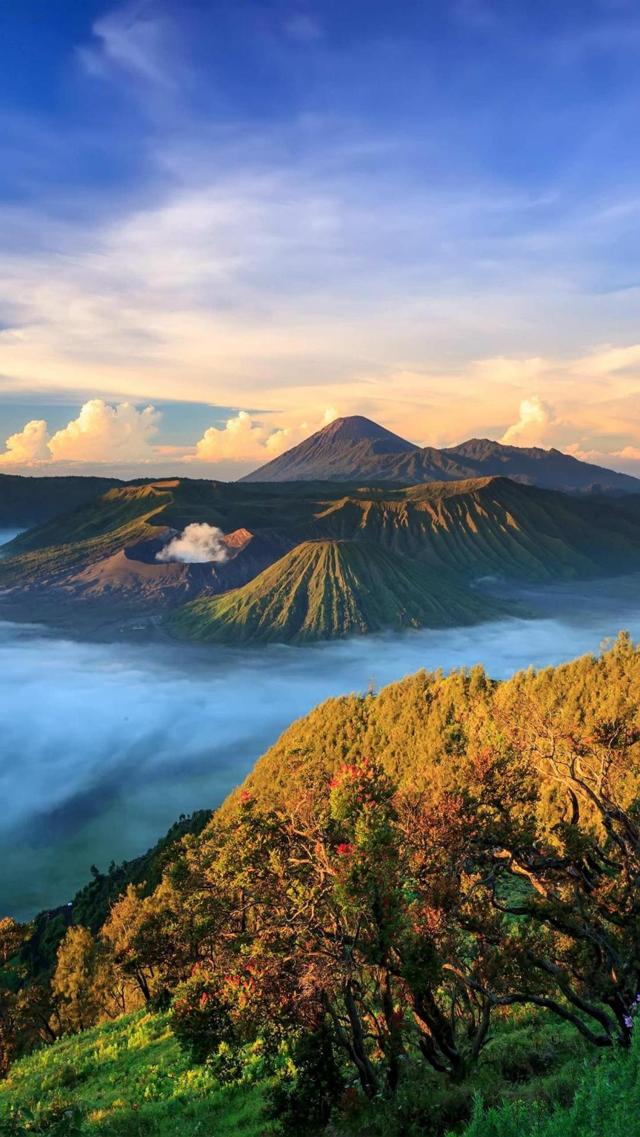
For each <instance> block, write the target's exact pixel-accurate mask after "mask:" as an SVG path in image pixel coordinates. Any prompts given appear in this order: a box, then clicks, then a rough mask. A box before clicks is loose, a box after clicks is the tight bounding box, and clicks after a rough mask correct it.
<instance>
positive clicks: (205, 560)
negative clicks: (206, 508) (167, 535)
mask: <svg viewBox="0 0 640 1137" xmlns="http://www.w3.org/2000/svg"><path fill="white" fill-rule="evenodd" d="M228 556H229V549H228V548H227V545H226V544H225V541H224V533H223V532H222V529H218V528H216V526H215V525H207V523H206V521H194V522H192V524H191V525H187V526H186V528H185V529H184V530H183V531H182V533H181V534H180V536H179V537H174V538H173V539H172V540H171V541H169V543H168V544H167V545H165V546H164V548H163V549H161V550H160V552H159V553H156V560H157V561H181V562H182V563H183V564H186V565H203V564H209V563H210V562H212V561H214V562H215V563H216V564H222V562H223V561H226V560H227V558H228Z"/></svg>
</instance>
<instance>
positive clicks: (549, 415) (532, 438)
mask: <svg viewBox="0 0 640 1137" xmlns="http://www.w3.org/2000/svg"><path fill="white" fill-rule="evenodd" d="M554 421H555V413H554V410H553V407H551V406H549V404H548V403H545V402H543V401H542V399H540V398H539V397H538V396H537V395H532V396H531V398H529V399H523V400H522V402H521V403H520V417H519V419H518V421H517V422H514V423H513V424H512V426H510V427H509V428H508V429H507V430H506V431H505V432H504V434H503V435H502V438H501V439H500V442H503V443H504V444H505V445H510V446H539V445H541V444H542V443H543V442H544V441H545V439H546V438H547V436H548V431H549V426H550V425H551V424H552V423H553V422H554Z"/></svg>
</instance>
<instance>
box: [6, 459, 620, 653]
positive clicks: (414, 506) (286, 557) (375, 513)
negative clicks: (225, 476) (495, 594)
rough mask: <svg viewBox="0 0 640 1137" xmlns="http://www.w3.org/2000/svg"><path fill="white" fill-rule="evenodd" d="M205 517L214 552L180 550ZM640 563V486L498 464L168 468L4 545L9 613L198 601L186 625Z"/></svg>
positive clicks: (133, 616)
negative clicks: (590, 487) (425, 470)
mask: <svg viewBox="0 0 640 1137" xmlns="http://www.w3.org/2000/svg"><path fill="white" fill-rule="evenodd" d="M194 526H195V528H196V531H197V532H199V533H201V532H204V533H205V535H208V538H207V539H210V540H211V541H212V542H213V544H212V545H211V547H210V549H209V551H206V550H205V551H204V552H202V550H201V549H197V550H196V551H195V553H193V552H181V551H180V550H184V546H185V540H186V539H187V538H186V537H185V535H187V536H188V534H189V533H190V532H191V528H192V527H194ZM337 542H339V543H340V544H337ZM187 544H188V540H187ZM176 546H177V551H175V552H173V551H172V550H173V549H174V548H176ZM312 565H313V566H314V567H311V566H312ZM638 570H640V498H637V497H634V496H633V495H628V496H627V497H625V498H620V499H613V498H605V497H602V496H597V495H594V496H592V497H588V498H586V497H582V498H578V497H575V496H573V497H571V496H568V495H566V494H561V493H554V492H550V491H546V490H539V489H535V488H533V487H530V486H524V485H520V484H518V483H516V482H513V481H511V480H509V479H508V478H499V477H496V478H481V479H474V480H468V481H456V482H437V483H431V484H427V485H419V486H408V487H404V488H395V487H377V488H375V487H366V488H362V487H360V488H358V487H356V486H354V487H345V486H336V485H330V484H324V485H314V484H312V483H304V482H302V483H296V484H282V485H279V484H277V485H258V484H255V485H254V484H252V483H243V484H239V483H235V484H230V485H225V484H224V483H219V482H197V481H189V480H186V479H168V480H163V481H157V482H150V483H145V484H142V485H126V486H122V487H117V488H114V489H111V490H109V491H108V492H107V493H106V494H104V495H103V496H102V497H100V498H98V499H97V500H95V501H93V502H91V503H89V504H86V505H84V506H81V507H80V508H78V509H76V510H73V511H72V512H70V513H68V514H66V515H64V516H62V517H60V518H57V519H56V520H55V521H51V522H49V523H47V524H45V525H42V526H39V527H36V528H33V529H31V530H29V531H28V532H26V533H24V534H22V535H21V536H20V537H18V538H16V539H15V540H14V541H12V542H11V543H10V544H9V545H7V546H5V547H4V548H3V550H2V557H1V558H0V588H2V589H3V593H4V594H3V605H4V607H5V609H6V610H7V611H8V612H15V613H17V615H18V616H19V617H20V616H23V615H25V614H26V615H28V617H29V618H31V619H32V618H34V617H35V618H37V619H41V620H44V621H50V620H54V621H55V622H57V623H60V622H62V623H65V621H66V625H70V626H72V627H73V628H75V629H78V628H79V627H80V626H81V624H82V621H84V620H87V621H89V620H92V621H93V623H94V625H97V626H106V625H108V623H109V621H111V623H112V624H113V625H115V626H116V627H119V626H120V625H123V626H124V627H126V625H127V622H129V623H130V624H134V625H135V624H137V621H138V619H139V618H140V617H141V616H142V617H143V619H144V618H146V619H147V623H146V624H145V623H143V624H142V627H143V629H144V628H145V627H146V628H147V630H148V629H149V628H151V629H152V631H153V633H154V634H156V633H158V619H157V618H156V617H157V616H159V615H160V614H163V613H165V612H174V611H175V610H176V609H180V608H181V606H183V605H185V604H187V605H192V604H193V602H196V603H195V606H190V607H188V608H186V609H185V611H184V613H179V614H178V615H176V616H175V617H172V618H171V620H170V626H171V628H172V629H173V630H174V631H177V632H178V634H180V635H183V636H187V637H188V636H190V635H193V638H196V639H204V640H206V639H212V640H213V639H221V640H224V641H225V642H228V643H243V642H246V640H247V639H249V638H256V639H259V640H283V641H290V642H305V641H306V640H307V639H312V638H324V637H331V636H335V635H340V636H341V635H345V634H352V633H360V634H361V633H366V632H371V631H378V630H380V629H381V628H395V627H407V626H410V627H420V626H426V627H442V626H446V625H449V626H454V625H456V624H466V623H469V622H470V621H471V620H475V619H479V618H482V617H485V618H487V617H491V616H493V615H495V613H496V606H495V604H491V603H489V601H488V600H486V599H483V598H482V597H481V595H480V593H479V592H478V590H477V588H476V587H475V586H476V585H477V584H478V583H480V584H481V585H482V583H483V582H484V581H485V579H489V580H491V581H493V583H494V584H495V583H496V582H501V581H516V582H518V581H535V582H542V583H544V582H547V581H553V580H558V579H560V580H571V579H580V578H588V577H598V576H611V575H615V574H617V573H623V572H634V571H638ZM261 574H262V575H261ZM264 574H266V575H264ZM321 580H322V581H323V585H322V587H321V586H320V584H321ZM218 598H220V599H218ZM294 598H295V599H294ZM209 600H212V603H205V601H209ZM66 625H65V626H66Z"/></svg>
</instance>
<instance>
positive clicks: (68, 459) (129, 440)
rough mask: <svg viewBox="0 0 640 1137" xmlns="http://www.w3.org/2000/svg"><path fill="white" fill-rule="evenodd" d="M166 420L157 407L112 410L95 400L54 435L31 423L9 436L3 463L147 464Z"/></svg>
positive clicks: (38, 423)
mask: <svg viewBox="0 0 640 1137" xmlns="http://www.w3.org/2000/svg"><path fill="white" fill-rule="evenodd" d="M160 418H161V415H160V413H159V412H158V411H156V410H154V408H153V407H145V408H144V409H143V410H140V411H139V410H138V409H137V408H136V407H134V406H133V405H132V404H131V403H117V404H116V405H115V406H111V405H110V404H109V403H106V402H105V401H104V399H89V401H88V402H86V403H85V404H84V405H83V406H82V407H81V409H80V413H79V415H78V417H77V418H75V419H72V420H71V422H68V423H67V425H66V426H64V427H62V429H61V430H58V431H56V433H55V434H54V435H52V436H50V435H49V430H48V427H47V423H46V422H45V420H44V419H33V420H32V421H31V422H28V423H26V425H25V426H24V427H23V429H22V430H21V431H18V432H17V433H16V434H12V435H11V436H10V437H9V438H7V441H6V444H5V445H6V449H5V452H4V454H0V465H5V466H20V467H24V468H28V467H31V466H42V465H51V464H53V463H76V462H77V463H82V464H91V465H102V464H111V465H119V464H122V463H127V462H147V461H149V460H150V459H152V458H153V457H154V455H155V453H156V451H155V449H154V447H153V445H152V440H153V439H154V438H155V436H156V434H157V431H158V428H159V424H160Z"/></svg>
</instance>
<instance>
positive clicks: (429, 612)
mask: <svg viewBox="0 0 640 1137" xmlns="http://www.w3.org/2000/svg"><path fill="white" fill-rule="evenodd" d="M497 611H498V609H497V607H496V606H494V605H492V604H490V603H488V602H486V601H484V600H483V599H482V598H481V597H479V596H478V595H476V594H474V593H473V592H465V591H464V590H463V589H462V588H460V587H459V586H457V585H456V584H455V583H452V582H451V580H444V579H442V577H440V576H438V575H437V574H436V573H435V572H434V571H433V570H432V569H429V568H428V567H427V566H426V565H423V564H422V565H421V564H416V563H415V562H414V561H411V560H409V559H408V558H407V557H402V556H400V555H398V554H391V553H389V552H387V551H386V550H385V549H382V548H380V547H379V546H378V545H371V544H368V543H366V542H363V541H306V542H303V543H302V544H301V545H298V546H296V548H295V549H292V550H291V552H290V553H287V554H286V556H284V557H282V558H281V560H279V561H277V562H276V563H275V564H274V565H271V566H270V567H269V568H268V569H265V571H264V572H262V573H260V575H259V576H257V577H256V578H255V579H254V580H252V581H250V582H249V584H246V585H244V586H243V587H242V588H237V589H234V590H233V591H232V592H227V593H224V594H223V595H222V596H216V597H207V598H201V599H198V600H195V601H193V602H192V603H191V604H188V605H186V606H185V607H184V608H181V609H179V610H178V611H177V612H175V613H172V614H171V616H170V617H169V620H168V627H169V628H170V629H171V630H172V632H173V633H174V634H175V635H178V636H182V637H185V638H188V639H193V640H206V641H222V642H229V641H232V642H234V643H247V642H268V641H286V642H289V643H301V642H306V641H310V640H317V639H330V638H334V637H338V636H346V635H350V634H353V633H365V632H376V631H381V630H382V629H383V628H401V627H424V626H427V627H432V628H442V627H447V626H450V625H454V624H457V625H459V624H469V623H475V622H477V621H479V620H481V619H483V618H487V616H488V615H491V614H493V613H494V612H495V613H496V614H497Z"/></svg>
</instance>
